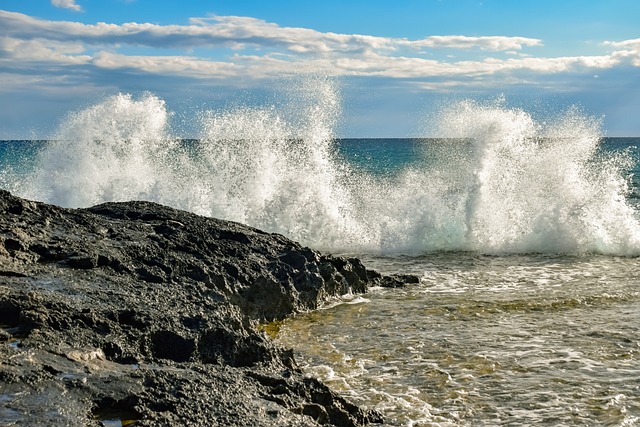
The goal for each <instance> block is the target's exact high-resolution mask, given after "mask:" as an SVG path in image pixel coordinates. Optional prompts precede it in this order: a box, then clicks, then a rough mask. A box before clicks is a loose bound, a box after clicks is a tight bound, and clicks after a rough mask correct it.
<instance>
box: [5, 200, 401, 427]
mask: <svg viewBox="0 0 640 427" xmlns="http://www.w3.org/2000/svg"><path fill="white" fill-rule="evenodd" d="M385 280H387V281H389V280H391V279H386V278H384V277H382V276H380V275H379V274H377V273H375V272H373V271H371V270H366V269H365V268H364V266H363V265H362V264H361V263H360V261H359V260H357V259H354V258H348V259H347V258H339V257H333V256H329V255H323V254H320V253H318V252H315V251H313V250H311V249H308V248H304V247H301V246H300V245H299V244H297V243H295V242H292V241H291V240H289V239H286V238H285V237H283V236H281V235H277V234H268V233H265V232H262V231H260V230H257V229H254V228H251V227H248V226H244V225H242V224H238V223H234V222H228V221H221V220H217V219H213V218H204V217H200V216H197V215H194V214H191V213H188V212H183V211H179V210H175V209H171V208H168V207H165V206H161V205H158V204H155V203H149V202H126V203H106V204H102V205H99V206H95V207H92V208H89V209H63V208H59V207H55V206H51V205H47V204H43V203H37V202H32V201H27V200H23V199H20V198H18V197H14V196H12V195H11V194H9V193H8V192H6V191H0V361H2V363H0V419H2V420H3V422H6V423H7V425H12V424H19V425H31V426H45V425H46V426H49V425H72V426H73V425H78V426H86V425H89V426H91V425H94V426H97V425H100V424H101V423H100V420H116V421H118V420H119V421H121V422H122V424H124V423H125V422H128V421H135V423H136V424H135V425H140V426H150V425H194V426H216V425H218V426H223V425H225V426H226V425H229V426H231V425H233V426H235V425H251V426H280V425H292V426H298V425H299V426H315V425H320V424H330V425H337V426H359V425H365V424H367V423H371V422H381V416H380V414H378V413H377V412H375V411H368V410H364V409H361V408H358V407H356V406H355V405H353V404H351V403H349V402H348V401H347V400H345V399H344V398H343V397H341V396H339V395H337V394H336V393H334V392H332V391H331V390H330V389H328V388H327V387H326V386H324V385H323V384H321V383H320V382H319V381H317V380H314V379H310V378H306V377H305V376H304V375H303V374H302V372H301V370H300V369H299V368H298V367H297V366H296V362H295V360H294V358H293V354H292V352H291V351H289V350H286V349H283V348H280V347H279V346H277V345H276V344H274V343H273V342H272V341H271V339H270V338H269V337H268V336H267V335H266V334H265V333H264V332H261V331H259V328H258V325H259V323H264V322H270V321H273V320H278V319H283V318H284V317H286V316H288V315H291V314H293V313H296V312H300V311H305V310H312V309H315V308H317V307H318V306H319V305H321V304H322V303H323V302H324V301H325V300H327V299H329V298H331V297H332V296H335V295H339V294H343V293H346V292H347V291H353V292H366V290H367V287H368V286H369V285H372V284H380V283H383V282H384V281H385ZM391 281H392V282H393V283H396V279H393V280H391ZM391 281H390V282H389V283H391ZM397 281H398V282H399V281H400V280H399V279H397Z"/></svg>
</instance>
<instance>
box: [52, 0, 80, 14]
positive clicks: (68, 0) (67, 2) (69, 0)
mask: <svg viewBox="0 0 640 427" xmlns="http://www.w3.org/2000/svg"><path fill="white" fill-rule="evenodd" d="M51 4H52V5H54V6H55V7H59V8H62V9H71V10H75V11H76V12H81V11H82V7H80V5H78V4H76V0H51Z"/></svg>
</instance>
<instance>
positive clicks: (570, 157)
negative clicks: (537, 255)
mask: <svg viewBox="0 0 640 427" xmlns="http://www.w3.org/2000/svg"><path fill="white" fill-rule="evenodd" d="M439 124H440V126H441V128H440V132H441V133H442V134H443V135H448V136H450V137H454V138H468V139H469V143H470V145H471V151H472V153H473V155H472V162H471V163H470V164H468V165H465V168H464V169H459V173H460V174H461V175H466V179H465V181H466V187H465V188H459V189H458V191H459V195H460V197H461V198H463V199H464V205H460V206H464V223H463V224H461V226H462V227H463V228H464V229H465V233H466V234H465V240H466V242H465V243H466V247H463V248H461V249H467V250H477V251H481V252H485V253H503V252H520V253H521V252H602V253H616V254H635V253H638V248H639V247H640V245H639V244H640V226H639V224H638V221H637V218H636V217H635V212H634V211H633V209H632V208H631V207H630V206H629V204H628V203H627V201H626V198H625V196H626V193H627V181H626V179H625V178H624V175H623V173H622V171H623V170H624V168H626V167H628V166H629V163H628V160H629V159H628V158H626V157H624V156H623V155H617V156H614V155H609V156H605V155H603V154H600V152H599V151H598V147H599V144H600V137H599V134H600V123H599V122H598V121H597V120H595V119H592V118H589V117H585V116H584V115H582V114H581V113H580V112H579V111H578V110H577V109H576V108H571V109H569V110H568V111H567V112H566V113H564V114H563V115H561V116H560V117H557V118H556V119H555V120H553V121H552V122H550V123H538V122H536V121H535V120H534V119H533V118H532V117H531V115H530V114H529V113H527V112H525V111H522V110H518V109H508V108H505V107H504V106H503V105H502V104H501V103H500V102H499V101H498V102H496V103H494V104H479V103H476V102H472V101H465V102H461V103H459V104H456V105H454V106H453V107H451V108H449V109H447V110H445V111H444V112H443V114H442V116H441V117H440V120H439ZM461 219H462V218H461Z"/></svg>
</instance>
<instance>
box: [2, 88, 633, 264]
mask: <svg viewBox="0 0 640 427" xmlns="http://www.w3.org/2000/svg"><path fill="white" fill-rule="evenodd" d="M298 89H299V90H298V91H297V92H296V91H295V90H291V91H290V93H289V94H288V96H287V97H285V98H286V100H287V102H285V103H283V105H279V107H278V108H276V107H275V106H269V107H265V108H256V107H237V108H235V109H232V110H228V111H203V112H202V113H201V114H199V115H198V116H197V117H195V118H194V119H193V120H194V121H195V122H197V125H198V126H199V128H200V135H199V137H198V140H197V141H181V140H179V139H177V138H175V137H173V136H172V135H171V131H170V124H169V121H170V118H171V116H172V114H171V113H170V112H168V111H167V109H166V106H165V104H164V102H163V101H162V100H161V99H159V98H157V97H155V96H153V95H150V94H147V95H144V96H142V97H141V98H140V99H138V100H135V99H133V98H132V96H130V95H123V94H120V95H116V96H113V97H109V98H107V99H105V100H104V101H102V102H101V103H98V104H96V105H95V106H92V107H89V108H87V109H84V110H81V111H78V112H75V113H72V114H70V115H69V117H68V118H67V120H66V121H65V122H63V123H62V124H61V126H60V130H59V131H58V133H57V134H56V135H55V141H53V142H51V143H50V144H49V145H48V146H47V147H46V148H45V149H44V150H43V152H42V153H41V157H40V159H39V166H38V170H37V172H36V173H35V174H34V175H33V176H32V177H30V179H27V180H26V181H25V182H23V183H22V184H20V186H19V188H18V191H17V192H18V193H19V194H21V195H24V196H26V197H30V198H34V199H37V200H43V201H47V202H51V203H55V204H60V205H63V206H71V207H76V206H89V205H93V204H96V203H100V202H103V201H112V200H131V199H146V200H152V201H157V202H160V203H164V204H168V205H171V206H174V207H177V208H181V209H186V210H190V211H193V212H196V213H198V214H203V215H208V216H216V217H220V218H224V219H231V220H235V221H240V222H244V223H247V224H249V225H252V226H255V227H258V228H262V229H265V230H267V231H271V232H279V233H282V234H285V235H287V236H288V237H290V238H293V239H295V240H298V241H301V242H302V243H304V244H307V245H310V246H312V247H314V248H317V249H326V250H332V251H352V252H383V253H389V252H404V253H422V252H425V251H434V250H463V251H477V252H482V253H522V252H543V253H545V252H562V253H565V252H570V253H580V252H599V253H606V254H624V255H637V254H640V223H639V222H638V219H637V217H636V212H635V210H634V208H633V207H631V206H630V205H629V203H628V202H627V200H626V195H627V192H628V188H627V186H628V183H627V179H626V178H625V176H624V173H623V171H624V170H625V169H626V168H628V167H629V165H630V158H629V156H625V155H624V154H615V155H614V154H611V153H608V154H604V153H603V152H602V151H600V150H598V147H599V137H598V135H599V133H600V123H599V122H598V121H597V120H593V119H591V118H589V117H585V116H584V115H583V114H581V113H580V112H579V111H578V110H577V109H570V110H569V111H568V112H566V113H565V114H563V115H561V116H560V117H558V118H557V119H556V120H554V121H553V122H552V123H539V122H536V121H535V120H534V119H533V117H532V116H531V115H530V114H528V113H527V112H525V111H522V110H518V109H510V108H507V107H505V106H504V105H502V103H501V102H499V101H498V102H494V103H489V104H480V103H477V102H473V101H464V102H460V103H456V104H453V105H450V106H448V107H447V108H445V109H443V110H442V111H441V112H440V113H439V115H438V117H437V119H436V122H437V129H438V133H439V135H441V136H442V137H443V138H444V139H440V140H425V141H424V143H423V145H424V147H423V159H421V161H420V163H419V166H411V167H407V168H406V169H405V170H403V171H400V172H399V173H397V174H394V175H389V176H376V175H374V174H371V173H367V172H364V171H361V170H356V169H355V168H353V167H352V166H350V164H349V163H348V162H346V161H345V160H344V159H343V158H342V157H341V156H340V155H339V153H338V152H337V148H336V143H335V140H334V135H333V129H334V127H335V124H336V122H337V120H338V119H339V113H340V100H339V96H338V91H337V89H336V87H335V85H334V84H333V82H331V81H328V80H324V79H320V78H317V79H309V80H308V81H307V82H306V83H305V84H304V85H302V86H301V87H300V88H298ZM14 187H15V186H14Z"/></svg>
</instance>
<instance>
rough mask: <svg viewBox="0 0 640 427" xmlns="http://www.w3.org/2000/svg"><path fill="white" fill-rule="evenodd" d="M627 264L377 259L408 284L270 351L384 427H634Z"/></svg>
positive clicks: (308, 321) (589, 259) (631, 290)
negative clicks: (291, 354) (291, 356)
mask: <svg viewBox="0 0 640 427" xmlns="http://www.w3.org/2000/svg"><path fill="white" fill-rule="evenodd" d="M637 263H638V259H636V258H619V257H605V256H575V257H573V256H553V255H517V256H505V257H495V256H481V255H477V254H472V253H459V252H458V253H435V254H431V255H427V256H424V257H420V258H409V257H405V258H402V257H394V258H381V257H377V258H373V259H369V260H368V265H372V266H374V267H376V268H378V269H380V270H382V271H385V272H412V273H418V274H420V276H421V277H422V280H421V282H420V283H419V284H417V285H409V286H408V287H406V288H405V289H381V288H377V289H373V290H372V291H371V292H370V294H369V295H367V296H366V299H362V298H360V299H356V300H352V301H350V303H348V304H347V303H344V304H338V305H335V306H333V307H331V308H327V309H324V310H320V311H318V312H314V313H310V314H306V315H299V316H297V317H295V318H293V319H290V320H288V321H287V322H285V324H284V325H283V327H282V328H281V330H280V334H279V340H280V341H281V342H282V343H283V344H284V345H286V346H290V347H293V348H294V349H295V350H296V352H297V354H298V359H299V360H301V363H302V364H303V365H304V367H305V369H306V371H307V372H308V373H309V374H311V375H318V376H320V377H321V378H322V379H324V380H325V381H326V382H327V383H328V384H330V385H331V386H332V387H333V388H334V389H336V390H339V391H340V392H342V393H344V394H345V395H347V396H349V397H350V398H351V399H353V400H355V401H357V402H358V403H360V404H362V405H365V406H367V407H370V408H376V409H378V410H381V411H382V412H383V413H384V415H385V417H386V422H387V424H388V425H454V426H458V425H461V426H462V425H510V426H515V425H627V426H631V425H638V423H640V359H639V358H638V354H639V353H640V289H638V286H637V283H638V277H639V276H640V273H639V272H638V269H637Z"/></svg>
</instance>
